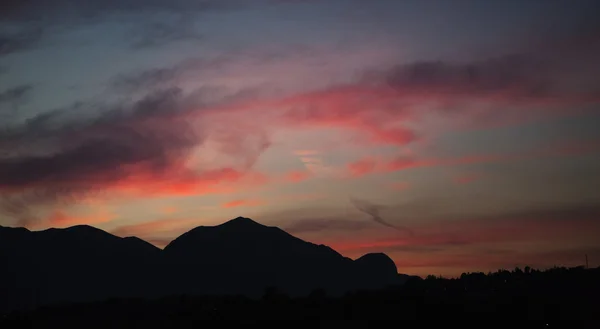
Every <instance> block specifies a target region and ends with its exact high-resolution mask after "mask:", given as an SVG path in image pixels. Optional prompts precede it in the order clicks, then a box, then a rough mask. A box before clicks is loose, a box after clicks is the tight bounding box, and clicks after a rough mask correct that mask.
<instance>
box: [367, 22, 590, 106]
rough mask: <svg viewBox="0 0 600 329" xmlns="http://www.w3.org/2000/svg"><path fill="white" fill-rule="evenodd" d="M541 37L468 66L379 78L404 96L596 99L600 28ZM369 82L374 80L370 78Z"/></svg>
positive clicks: (424, 67) (418, 66)
mask: <svg viewBox="0 0 600 329" xmlns="http://www.w3.org/2000/svg"><path fill="white" fill-rule="evenodd" d="M562 32H563V33H562V34H561V35H560V36H559V37H556V36H553V37H552V38H540V39H538V40H536V41H535V42H531V44H529V45H527V46H526V47H520V49H519V50H516V51H513V52H508V51H507V52H506V53H502V52H501V51H498V52H496V55H493V56H489V57H487V58H483V59H472V60H468V61H462V62H460V61H454V62H452V61H442V60H440V61H421V62H414V63H408V64H402V65H398V66H396V67H394V68H392V69H390V70H388V71H385V72H379V73H374V74H373V77H375V79H378V78H383V80H384V81H385V83H386V84H387V85H389V86H391V87H392V88H394V89H396V90H398V91H399V92H400V93H409V94H411V93H415V92H416V93H420V94H422V95H424V96H435V95H445V96H449V97H464V96H490V95H491V96H496V97H497V99H498V100H502V97H505V98H510V99H515V98H534V99H536V98H537V99H539V98H546V99H549V98H558V99H561V98H569V97H570V98H586V97H587V98H590V99H595V100H596V101H597V95H598V93H600V80H599V79H597V76H598V74H600V69H599V68H598V67H599V66H598V65H597V64H596V62H597V60H596V58H598V57H599V56H600V46H599V44H600V27H599V26H597V24H596V25H594V26H591V27H590V26H586V27H585V28H580V29H576V30H569V31H568V32H567V31H562ZM369 77H371V76H369ZM367 79H368V78H367Z"/></svg>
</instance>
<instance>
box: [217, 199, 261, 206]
mask: <svg viewBox="0 0 600 329" xmlns="http://www.w3.org/2000/svg"><path fill="white" fill-rule="evenodd" d="M264 204H265V201H263V200H246V199H239V200H233V201H229V202H225V203H223V204H222V205H221V207H222V208H237V207H256V206H261V205H264Z"/></svg>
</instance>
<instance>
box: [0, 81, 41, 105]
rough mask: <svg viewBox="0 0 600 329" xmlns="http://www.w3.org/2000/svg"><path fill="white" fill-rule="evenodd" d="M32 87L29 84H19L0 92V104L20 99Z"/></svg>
mask: <svg viewBox="0 0 600 329" xmlns="http://www.w3.org/2000/svg"><path fill="white" fill-rule="evenodd" d="M32 88H33V87H32V86H31V85H19V86H16V87H12V88H9V89H7V90H5V91H2V92H0V104H1V103H12V102H16V101H22V100H23V99H24V98H25V97H26V96H27V95H28V94H29V93H30V92H31V89H32Z"/></svg>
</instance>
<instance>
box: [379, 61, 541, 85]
mask: <svg viewBox="0 0 600 329" xmlns="http://www.w3.org/2000/svg"><path fill="white" fill-rule="evenodd" d="M540 65H541V64H540V63H539V62H537V61H535V60H534V59H532V58H528V57H526V56H519V55H514V56H506V57H500V58H495V59H490V60H486V61H481V62H473V63H466V64H462V63H448V62H443V61H436V62H416V63H412V64H408V65H402V66H399V67H397V68H396V69H395V70H394V71H393V72H392V73H391V74H390V75H389V77H388V82H389V84H390V85H391V86H393V87H394V88H398V89H400V90H402V89H422V90H423V91H430V90H435V91H441V92H444V91H445V92H449V93H455V92H490V91H498V90H515V91H518V92H523V93H524V94H535V93H544V92H546V90H547V88H548V87H549V86H547V85H546V82H547V80H546V79H544V78H545V77H544V76H542V75H541V74H540V73H541V72H540V70H541V68H540Z"/></svg>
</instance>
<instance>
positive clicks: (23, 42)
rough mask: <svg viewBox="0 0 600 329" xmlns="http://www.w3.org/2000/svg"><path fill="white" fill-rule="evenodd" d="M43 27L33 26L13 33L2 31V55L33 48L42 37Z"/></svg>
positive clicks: (0, 42)
mask: <svg viewBox="0 0 600 329" xmlns="http://www.w3.org/2000/svg"><path fill="white" fill-rule="evenodd" d="M42 35H43V33H42V29H41V28H33V29H25V30H19V31H15V32H12V33H2V32H0V57H2V56H6V55H9V54H13V53H16V52H21V51H25V50H29V49H31V48H33V47H34V46H35V45H36V43H38V42H39V41H40V40H41V39H42Z"/></svg>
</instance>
